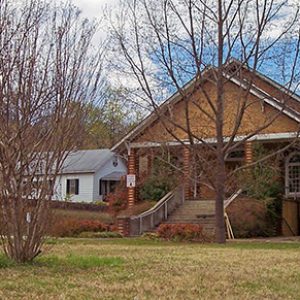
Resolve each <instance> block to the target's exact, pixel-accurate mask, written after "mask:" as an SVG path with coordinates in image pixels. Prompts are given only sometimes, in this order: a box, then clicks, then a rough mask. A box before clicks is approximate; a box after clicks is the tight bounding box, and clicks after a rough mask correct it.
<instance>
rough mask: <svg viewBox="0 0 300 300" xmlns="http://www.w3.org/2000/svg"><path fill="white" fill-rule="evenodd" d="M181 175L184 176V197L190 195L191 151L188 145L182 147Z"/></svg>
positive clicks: (187, 197) (189, 196)
mask: <svg viewBox="0 0 300 300" xmlns="http://www.w3.org/2000/svg"><path fill="white" fill-rule="evenodd" d="M183 176H184V196H185V198H186V199H189V198H191V197H192V188H191V180H190V176H191V152H190V149H189V148H188V147H183Z"/></svg>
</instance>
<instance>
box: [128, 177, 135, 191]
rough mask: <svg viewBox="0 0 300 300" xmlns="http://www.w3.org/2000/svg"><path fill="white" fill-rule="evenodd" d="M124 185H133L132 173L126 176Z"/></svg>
mask: <svg viewBox="0 0 300 300" xmlns="http://www.w3.org/2000/svg"><path fill="white" fill-rule="evenodd" d="M126 185H127V187H129V188H130V187H135V175H134V174H128V175H127V177H126Z"/></svg>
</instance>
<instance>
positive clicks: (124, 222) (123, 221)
mask: <svg viewBox="0 0 300 300" xmlns="http://www.w3.org/2000/svg"><path fill="white" fill-rule="evenodd" d="M117 228H118V232H119V233H121V234H122V235H123V236H129V235H130V218H128V217H118V218H117Z"/></svg>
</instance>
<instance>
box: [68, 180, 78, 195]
mask: <svg viewBox="0 0 300 300" xmlns="http://www.w3.org/2000/svg"><path fill="white" fill-rule="evenodd" d="M67 194H68V195H79V179H67Z"/></svg>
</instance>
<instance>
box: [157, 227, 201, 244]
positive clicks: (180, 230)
mask: <svg viewBox="0 0 300 300" xmlns="http://www.w3.org/2000/svg"><path fill="white" fill-rule="evenodd" d="M157 234H158V236H159V237H160V238H163V239H166V240H176V241H204V240H205V237H204V235H203V228H202V226H201V225H198V224H161V225H160V226H159V227H158V229H157Z"/></svg>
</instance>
